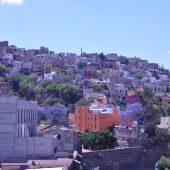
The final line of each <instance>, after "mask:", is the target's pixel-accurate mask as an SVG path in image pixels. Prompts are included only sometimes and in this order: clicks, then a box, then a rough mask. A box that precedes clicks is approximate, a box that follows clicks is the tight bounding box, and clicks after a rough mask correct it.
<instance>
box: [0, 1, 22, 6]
mask: <svg viewBox="0 0 170 170" xmlns="http://www.w3.org/2000/svg"><path fill="white" fill-rule="evenodd" d="M0 2H1V3H4V4H10V5H22V4H23V2H24V0H0Z"/></svg>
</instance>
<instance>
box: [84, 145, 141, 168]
mask: <svg viewBox="0 0 170 170" xmlns="http://www.w3.org/2000/svg"><path fill="white" fill-rule="evenodd" d="M142 152H143V147H133V148H124V149H109V150H101V151H95V152H89V153H83V158H84V163H85V164H86V165H87V168H88V170H90V169H91V168H95V167H99V168H100V170H125V169H128V167H127V166H129V165H130V166H133V165H134V164H135V162H136V161H137V159H138V158H139V156H140V154H141V153H142Z"/></svg>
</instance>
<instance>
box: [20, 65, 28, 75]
mask: <svg viewBox="0 0 170 170" xmlns="http://www.w3.org/2000/svg"><path fill="white" fill-rule="evenodd" d="M20 73H21V74H24V75H30V70H29V68H27V67H22V68H21V70H20Z"/></svg>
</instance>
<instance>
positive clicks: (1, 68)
mask: <svg viewBox="0 0 170 170" xmlns="http://www.w3.org/2000/svg"><path fill="white" fill-rule="evenodd" d="M6 71H7V69H6V67H5V66H3V65H0V76H3V75H4V74H5V73H6Z"/></svg>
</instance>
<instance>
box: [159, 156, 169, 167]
mask: <svg viewBox="0 0 170 170" xmlns="http://www.w3.org/2000/svg"><path fill="white" fill-rule="evenodd" d="M157 167H158V169H159V170H165V168H168V165H167V158H166V157H164V156H162V157H161V159H160V160H159V161H158V166H157Z"/></svg>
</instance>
